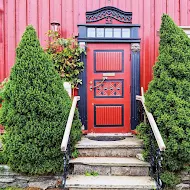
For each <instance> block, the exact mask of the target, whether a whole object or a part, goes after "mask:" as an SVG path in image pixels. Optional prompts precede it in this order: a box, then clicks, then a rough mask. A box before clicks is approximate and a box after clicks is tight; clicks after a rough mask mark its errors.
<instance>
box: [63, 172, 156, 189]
mask: <svg viewBox="0 0 190 190" xmlns="http://www.w3.org/2000/svg"><path fill="white" fill-rule="evenodd" d="M66 187H67V188H76V187H77V188H79V189H80V188H84V189H85V188H86V189H91V188H92V189H107V188H109V189H114V188H117V189H156V183H155V181H154V180H152V179H151V178H150V177H148V176H146V177H144V176H141V177H140V176H82V175H76V176H69V178H68V179H67V182H66Z"/></svg>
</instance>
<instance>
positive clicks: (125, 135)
mask: <svg viewBox="0 0 190 190" xmlns="http://www.w3.org/2000/svg"><path fill="white" fill-rule="evenodd" d="M100 136H102V137H133V134H132V133H87V134H86V137H100Z"/></svg>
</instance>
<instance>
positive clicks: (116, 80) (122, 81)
mask: <svg viewBox="0 0 190 190" xmlns="http://www.w3.org/2000/svg"><path fill="white" fill-rule="evenodd" d="M101 81H102V80H94V86H96V82H101ZM107 81H113V82H118V81H121V83H122V95H121V96H96V89H97V88H98V87H97V88H95V89H94V98H123V97H124V80H123V79H107V80H106V81H105V82H107Z"/></svg>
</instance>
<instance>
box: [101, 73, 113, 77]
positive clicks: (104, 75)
mask: <svg viewBox="0 0 190 190" xmlns="http://www.w3.org/2000/svg"><path fill="white" fill-rule="evenodd" d="M114 76H115V73H103V77H114Z"/></svg>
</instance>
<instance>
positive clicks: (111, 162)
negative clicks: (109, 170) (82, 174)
mask: <svg viewBox="0 0 190 190" xmlns="http://www.w3.org/2000/svg"><path fill="white" fill-rule="evenodd" d="M70 163H71V164H82V165H92V166H110V167H111V166H121V167H122V166H123V167H124V166H128V167H130V166H133V167H150V164H149V163H148V162H145V161H141V160H139V159H137V158H122V157H121V158H120V157H118V158H117V157H78V158H75V159H72V160H70Z"/></svg>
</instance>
